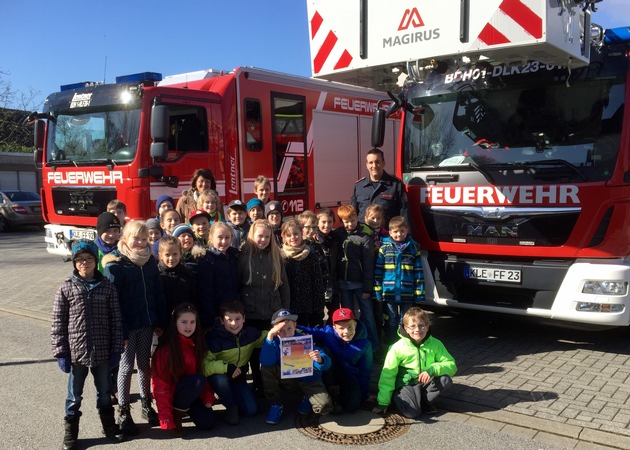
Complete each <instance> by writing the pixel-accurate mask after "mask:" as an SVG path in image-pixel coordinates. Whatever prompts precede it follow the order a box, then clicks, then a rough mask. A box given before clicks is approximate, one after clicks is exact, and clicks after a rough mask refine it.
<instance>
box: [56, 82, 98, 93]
mask: <svg viewBox="0 0 630 450" xmlns="http://www.w3.org/2000/svg"><path fill="white" fill-rule="evenodd" d="M99 84H103V83H102V82H100V81H81V82H80V83H72V84H64V85H62V86H61V87H60V88H59V90H60V91H69V90H71V89H81V88H85V87H90V86H97V85H99Z"/></svg>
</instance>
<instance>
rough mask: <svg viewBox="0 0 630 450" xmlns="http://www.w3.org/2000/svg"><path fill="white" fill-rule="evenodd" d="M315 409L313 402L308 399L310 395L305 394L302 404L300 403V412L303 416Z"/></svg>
mask: <svg viewBox="0 0 630 450" xmlns="http://www.w3.org/2000/svg"><path fill="white" fill-rule="evenodd" d="M312 411H313V407H312V406H311V402H310V401H308V397H306V396H304V398H303V399H302V401H301V402H300V404H299V405H298V413H300V414H302V415H303V416H305V415H307V414H310V413H311V412H312Z"/></svg>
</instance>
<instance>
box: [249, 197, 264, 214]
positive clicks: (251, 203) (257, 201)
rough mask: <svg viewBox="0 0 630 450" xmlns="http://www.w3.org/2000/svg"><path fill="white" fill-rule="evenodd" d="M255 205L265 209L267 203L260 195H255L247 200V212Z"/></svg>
mask: <svg viewBox="0 0 630 450" xmlns="http://www.w3.org/2000/svg"><path fill="white" fill-rule="evenodd" d="M254 206H260V207H261V208H262V209H263V210H264V209H265V204H264V203H263V201H262V200H261V199H259V198H258V197H254V198H252V199H251V200H250V201H248V202H247V212H249V210H250V209H252V208H253V207H254Z"/></svg>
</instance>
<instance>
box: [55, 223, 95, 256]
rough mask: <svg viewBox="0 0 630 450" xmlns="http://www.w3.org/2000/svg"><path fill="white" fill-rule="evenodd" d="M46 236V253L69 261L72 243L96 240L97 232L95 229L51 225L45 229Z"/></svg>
mask: <svg viewBox="0 0 630 450" xmlns="http://www.w3.org/2000/svg"><path fill="white" fill-rule="evenodd" d="M44 229H45V230H46V235H45V237H44V241H45V242H46V251H47V252H48V253H51V254H53V255H59V256H61V257H63V258H67V259H69V258H70V256H71V251H70V249H71V248H72V242H74V241H75V240H77V239H88V240H91V241H93V240H95V239H96V230H95V229H93V228H83V227H72V226H67V225H56V224H49V225H46V226H45V227H44Z"/></svg>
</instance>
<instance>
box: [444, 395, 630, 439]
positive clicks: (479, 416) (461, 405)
mask: <svg viewBox="0 0 630 450" xmlns="http://www.w3.org/2000/svg"><path fill="white" fill-rule="evenodd" d="M439 404H440V407H441V408H444V409H445V410H447V411H450V413H446V414H444V415H443V416H442V417H444V418H445V419H447V420H454V421H459V422H467V423H470V424H471V425H476V426H480V427H482V428H489V429H492V430H494V431H503V432H506V433H511V434H516V435H519V436H521V437H524V438H529V439H532V440H535V441H541V442H543V441H544V442H547V443H551V444H555V445H560V446H563V447H566V448H576V449H581V448H584V449H586V448H589V449H594V448H615V449H622V450H630V436H626V435H622V434H617V433H614V432H608V431H601V430H595V429H592V428H585V427H580V426H576V425H569V424H565V423H561V422H554V421H552V420H546V419H540V418H538V417H531V416H527V415H525V414H519V413H514V412H511V411H504V410H494V411H488V410H487V407H485V406H483V407H482V406H480V405H477V404H475V403H468V402H464V401H459V400H453V399H450V398H444V397H440V399H439ZM451 414H452V415H451ZM596 446H598V447H596Z"/></svg>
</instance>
